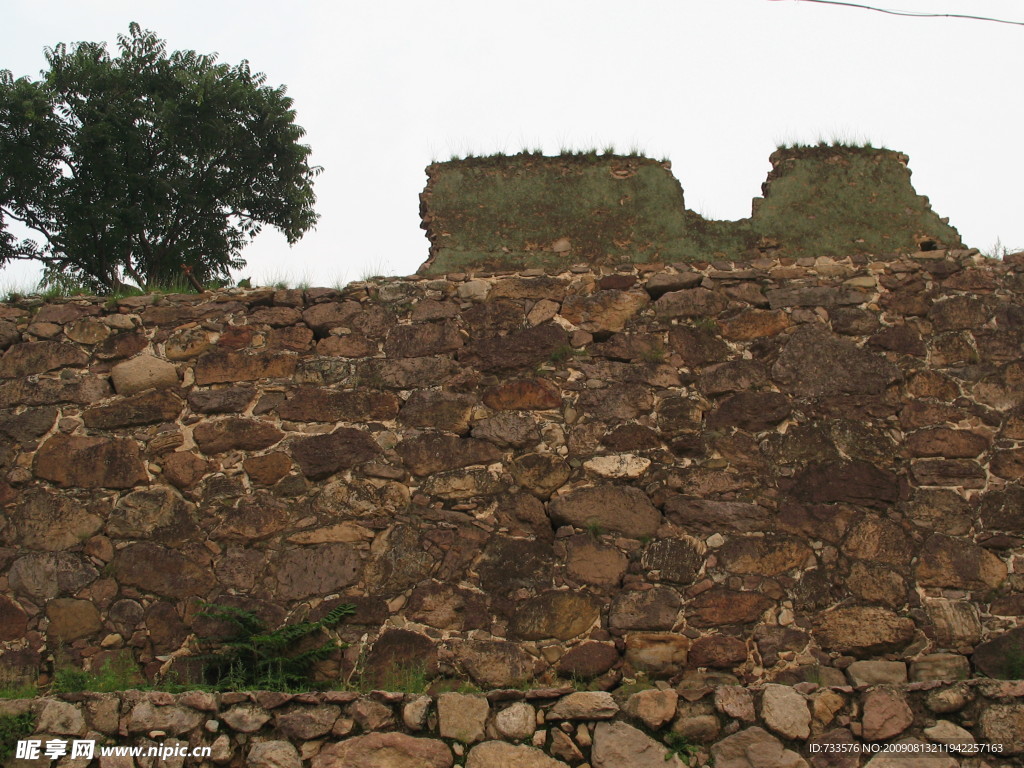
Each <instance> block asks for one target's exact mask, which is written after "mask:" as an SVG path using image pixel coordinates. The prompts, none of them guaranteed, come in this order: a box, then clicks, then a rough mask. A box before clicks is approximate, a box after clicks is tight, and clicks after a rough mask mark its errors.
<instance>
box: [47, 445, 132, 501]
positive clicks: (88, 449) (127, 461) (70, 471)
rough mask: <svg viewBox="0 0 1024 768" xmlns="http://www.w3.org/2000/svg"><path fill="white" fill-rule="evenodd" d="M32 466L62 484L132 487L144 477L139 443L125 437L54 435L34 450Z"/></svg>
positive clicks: (79, 486) (64, 485) (51, 479)
mask: <svg viewBox="0 0 1024 768" xmlns="http://www.w3.org/2000/svg"><path fill="white" fill-rule="evenodd" d="M33 469H34V470H35V473H36V475H38V476H39V477H41V478H43V479H44V480H50V481H51V482H54V483H56V484H57V485H59V486H61V487H63V488H72V487H78V488H131V487H132V486H135V485H139V484H141V483H144V482H146V479H147V475H146V470H145V467H143V465H142V459H141V458H140V456H139V444H138V443H136V442H135V441H134V440H128V439H126V438H114V439H106V438H102V437H79V436H73V435H62V434H58V435H54V436H53V437H51V438H50V439H49V440H47V441H46V442H45V443H43V445H42V447H41V448H40V449H39V451H38V452H37V453H36V456H35V461H34V464H33Z"/></svg>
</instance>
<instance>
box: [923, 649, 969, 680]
mask: <svg viewBox="0 0 1024 768" xmlns="http://www.w3.org/2000/svg"><path fill="white" fill-rule="evenodd" d="M970 676H971V664H970V662H969V661H968V660H967V657H966V656H961V655H960V654H959V653H931V654H928V655H927V656H921V657H919V658H917V659H915V660H914V661H912V662H911V663H910V679H911V680H912V681H913V682H915V683H919V682H924V681H926V680H966V679H967V678H968V677H970Z"/></svg>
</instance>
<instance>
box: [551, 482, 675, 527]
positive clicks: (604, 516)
mask: <svg viewBox="0 0 1024 768" xmlns="http://www.w3.org/2000/svg"><path fill="white" fill-rule="evenodd" d="M548 514H550V515H551V519H552V520H553V521H554V522H555V523H556V524H557V525H573V526H575V527H577V528H597V529H600V530H605V531H616V532H618V533H622V534H624V535H626V536H632V537H633V538H640V537H642V536H653V535H654V534H655V533H656V532H657V530H658V526H659V525H660V524H661V513H660V512H659V511H658V509H657V508H656V507H655V506H654V505H653V504H651V500H650V499H649V498H648V497H647V494H645V493H644V492H643V491H641V490H639V489H637V488H631V487H628V486H619V485H600V486H592V487H587V488H577V489H575V490H572V491H569V492H568V493H566V494H563V495H562V496H559V497H557V498H555V499H552V500H551V501H550V502H549V504H548Z"/></svg>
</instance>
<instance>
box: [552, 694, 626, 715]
mask: <svg viewBox="0 0 1024 768" xmlns="http://www.w3.org/2000/svg"><path fill="white" fill-rule="evenodd" d="M618 712H619V705H618V704H616V703H615V700H614V699H613V698H612V695H611V694H610V693H608V692H607V691H578V692H576V693H570V694H569V695H568V696H566V697H565V698H563V699H559V701H558V702H556V703H555V705H554V706H553V707H552V708H551V709H549V710H548V713H547V719H548V720H607V719H609V718H612V717H615V715H616V714H618Z"/></svg>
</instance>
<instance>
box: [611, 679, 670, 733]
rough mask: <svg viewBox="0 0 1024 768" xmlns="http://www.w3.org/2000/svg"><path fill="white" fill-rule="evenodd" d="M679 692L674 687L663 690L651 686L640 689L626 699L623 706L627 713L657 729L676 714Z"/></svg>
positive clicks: (652, 728)
mask: <svg viewBox="0 0 1024 768" xmlns="http://www.w3.org/2000/svg"><path fill="white" fill-rule="evenodd" d="M678 701H679V694H678V693H676V692H675V691H673V690H672V689H669V690H666V691H662V690H659V689H657V688H649V689H647V690H646V691H638V692H637V693H634V694H633V695H632V696H630V697H629V698H628V699H626V706H625V707H623V709H624V710H625V712H626V714H627V715H629V716H630V717H633V718H636V719H637V720H639V721H640V722H642V723H643V724H644V725H645V726H646V727H647V728H648V729H650V730H652V731H656V730H658V729H659V728H661V726H663V725H664V724H665V723H667V722H668V721H669V720H671V719H672V718H673V717H675V715H676V703H677V702H678Z"/></svg>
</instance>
